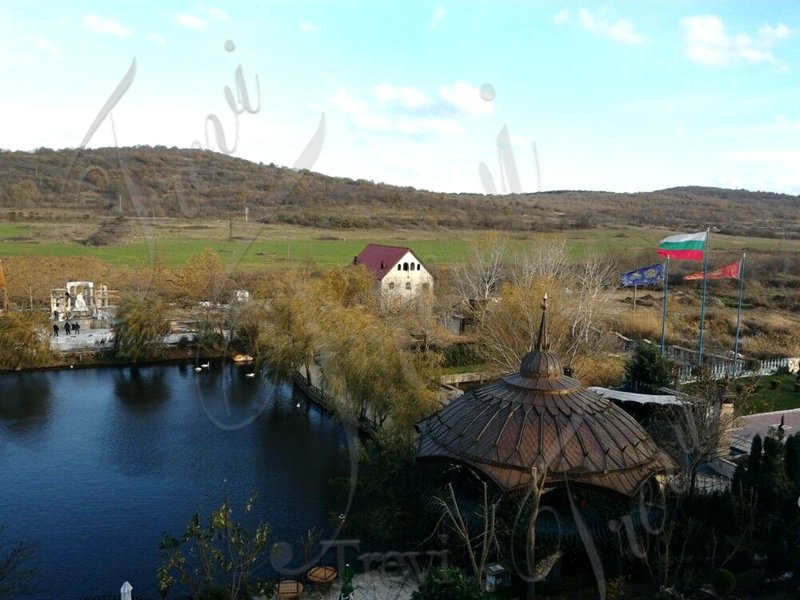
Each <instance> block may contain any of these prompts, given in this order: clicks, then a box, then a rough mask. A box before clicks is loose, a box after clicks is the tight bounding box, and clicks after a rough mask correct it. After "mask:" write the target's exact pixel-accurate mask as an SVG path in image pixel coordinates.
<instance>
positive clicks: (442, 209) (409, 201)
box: [0, 146, 800, 239]
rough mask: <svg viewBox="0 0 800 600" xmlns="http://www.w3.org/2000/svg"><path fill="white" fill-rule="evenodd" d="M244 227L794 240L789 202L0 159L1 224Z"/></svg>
mask: <svg viewBox="0 0 800 600" xmlns="http://www.w3.org/2000/svg"><path fill="white" fill-rule="evenodd" d="M245 203H246V205H247V206H248V208H249V211H250V218H251V219H257V220H260V221H262V222H274V223H286V224H294V225H302V226H313V227H323V228H335V229H349V228H367V227H369V228H396V227H403V228H408V229H415V228H417V229H430V228H451V229H466V228H469V229H476V228H479V229H480V228H498V229H506V230H511V231H558V230H564V229H572V228H592V227H614V226H637V227H664V228H667V229H669V230H672V231H682V230H698V229H700V228H703V227H712V228H715V229H716V230H717V231H719V232H720V233H724V234H731V235H747V236H754V237H766V238H787V239H800V196H790V195H785V194H775V193H766V192H750V191H747V190H726V189H719V188H706V187H694V186H686V187H677V188H671V189H666V190H658V191H653V192H640V193H630V194H624V193H610V192H592V191H566V190H565V191H550V192H541V193H533V194H508V195H482V194H448V193H436V192H429V191H422V190H416V189H413V188H410V187H397V186H391V185H386V184H381V183H374V182H371V181H365V180H363V179H360V180H353V179H347V178H339V177H329V176H326V175H322V174H319V173H314V172H310V171H295V170H292V169H289V168H285V167H278V166H275V165H274V164H270V165H264V164H260V163H259V164H256V163H253V162H250V161H247V160H244V159H240V158H235V157H231V156H228V155H225V154H220V153H215V152H209V151H204V150H187V149H178V148H165V147H163V146H157V147H154V148H151V147H146V146H141V147H134V148H119V149H118V148H102V149H96V150H84V151H81V152H78V151H76V150H51V149H48V148H40V149H38V150H36V151H33V152H8V151H3V152H0V209H5V213H6V215H7V217H8V218H10V219H14V218H16V217H18V216H20V213H22V216H23V217H24V218H26V219H30V218H37V219H44V220H47V219H53V220H63V219H69V218H85V217H86V215H87V213H90V214H92V213H93V214H95V215H97V216H105V217H108V216H114V215H118V214H120V212H121V213H122V214H124V215H126V216H140V217H143V216H156V217H158V216H171V217H181V216H183V217H187V218H195V217H201V218H208V217H214V218H220V217H228V216H232V215H240V214H242V211H243V207H244V205H245Z"/></svg>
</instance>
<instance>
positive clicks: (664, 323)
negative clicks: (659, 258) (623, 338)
mask: <svg viewBox="0 0 800 600" xmlns="http://www.w3.org/2000/svg"><path fill="white" fill-rule="evenodd" d="M668 292H669V256H667V260H665V261H664V299H663V300H662V301H661V356H664V342H665V339H666V334H667V293H668Z"/></svg>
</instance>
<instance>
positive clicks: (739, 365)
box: [677, 357, 800, 383]
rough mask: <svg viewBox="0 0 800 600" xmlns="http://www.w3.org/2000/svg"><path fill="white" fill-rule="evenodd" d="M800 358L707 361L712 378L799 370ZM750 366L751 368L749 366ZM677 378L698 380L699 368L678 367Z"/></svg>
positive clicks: (680, 380) (688, 381)
mask: <svg viewBox="0 0 800 600" xmlns="http://www.w3.org/2000/svg"><path fill="white" fill-rule="evenodd" d="M798 364H800V358H790V357H784V358H768V359H765V360H758V361H752V360H748V361H744V360H742V359H739V360H726V361H725V362H709V363H706V367H707V368H708V374H709V376H710V377H711V378H712V379H723V378H725V377H764V376H767V375H774V374H775V373H777V372H778V371H781V370H783V369H786V370H787V371H793V372H796V371H797V367H798ZM748 367H749V368H748ZM677 379H678V381H679V382H680V383H691V382H692V381H696V380H697V369H696V367H694V366H691V365H683V366H680V367H678V373H677Z"/></svg>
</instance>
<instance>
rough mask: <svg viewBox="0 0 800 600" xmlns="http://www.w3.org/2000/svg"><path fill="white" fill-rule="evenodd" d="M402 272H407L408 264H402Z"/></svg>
mask: <svg viewBox="0 0 800 600" xmlns="http://www.w3.org/2000/svg"><path fill="white" fill-rule="evenodd" d="M403 271H408V263H403Z"/></svg>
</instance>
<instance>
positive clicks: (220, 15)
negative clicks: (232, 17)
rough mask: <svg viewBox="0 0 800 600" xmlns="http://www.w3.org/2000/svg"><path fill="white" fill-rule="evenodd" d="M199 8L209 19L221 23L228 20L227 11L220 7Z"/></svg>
mask: <svg viewBox="0 0 800 600" xmlns="http://www.w3.org/2000/svg"><path fill="white" fill-rule="evenodd" d="M201 10H202V12H203V14H205V15H206V16H207V17H210V18H211V19H214V20H215V21H220V22H222V23H225V22H227V20H228V13H227V12H225V11H224V10H223V9H221V8H214V7H206V8H203V9H201Z"/></svg>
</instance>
